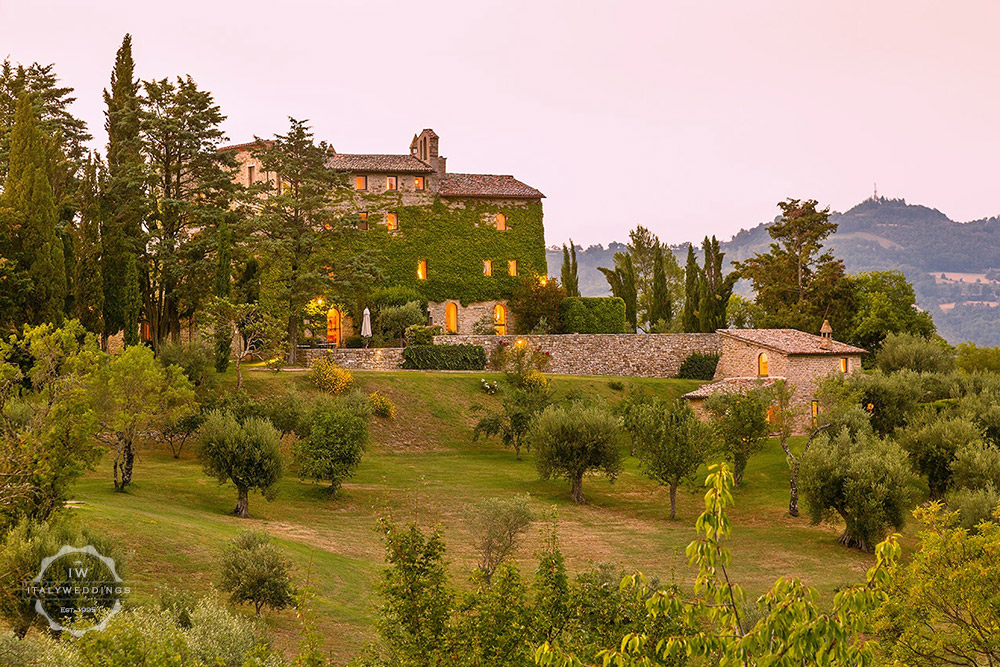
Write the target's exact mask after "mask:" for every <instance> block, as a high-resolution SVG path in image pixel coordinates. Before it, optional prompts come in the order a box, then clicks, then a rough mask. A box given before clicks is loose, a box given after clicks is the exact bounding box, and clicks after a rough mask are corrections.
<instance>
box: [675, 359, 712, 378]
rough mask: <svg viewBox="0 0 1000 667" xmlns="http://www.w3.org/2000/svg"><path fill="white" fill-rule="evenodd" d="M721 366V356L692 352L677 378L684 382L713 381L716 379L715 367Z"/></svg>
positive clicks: (683, 362)
mask: <svg viewBox="0 0 1000 667" xmlns="http://www.w3.org/2000/svg"><path fill="white" fill-rule="evenodd" d="M718 365H719V355H718V354H712V353H711V352H709V353H707V354H702V353H701V352H692V353H691V354H689V355H688V356H687V357H685V358H684V361H682V362H681V367H680V368H679V369H678V370H677V377H679V378H681V379H683V380H706V381H707V380H711V379H712V378H714V377H715V367H716V366H718Z"/></svg>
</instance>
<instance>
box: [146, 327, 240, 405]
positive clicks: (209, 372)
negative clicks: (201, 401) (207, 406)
mask: <svg viewBox="0 0 1000 667" xmlns="http://www.w3.org/2000/svg"><path fill="white" fill-rule="evenodd" d="M157 358H158V359H159V360H160V363H161V364H162V365H163V367H164V368H167V367H169V366H177V367H179V368H180V369H181V370H182V371H183V372H184V375H185V376H186V377H187V379H188V381H189V382H190V383H191V384H192V385H193V386H194V387H196V388H197V389H198V390H199V394H204V393H208V392H211V391H212V390H213V389H215V386H216V384H217V381H216V371H215V350H213V349H212V348H211V347H209V346H208V345H205V344H203V343H202V342H201V341H198V340H194V341H191V342H189V343H180V342H176V343H175V342H171V341H168V342H166V343H164V344H163V345H162V346H161V347H160V349H159V351H158V353H157ZM228 360H229V357H228V356H227V357H226V361H227V362H228Z"/></svg>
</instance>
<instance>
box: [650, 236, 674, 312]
mask: <svg viewBox="0 0 1000 667" xmlns="http://www.w3.org/2000/svg"><path fill="white" fill-rule="evenodd" d="M667 252H669V251H667ZM672 318H673V300H672V299H671V297H670V285H669V284H668V283H667V269H666V259H665V257H664V250H663V245H660V246H659V247H657V249H656V252H655V254H654V255H653V284H652V289H651V293H650V299H649V329H650V331H652V330H653V328H654V327H655V328H656V330H657V331H660V332H665V331H668V330H669V327H670V320H671V319H672Z"/></svg>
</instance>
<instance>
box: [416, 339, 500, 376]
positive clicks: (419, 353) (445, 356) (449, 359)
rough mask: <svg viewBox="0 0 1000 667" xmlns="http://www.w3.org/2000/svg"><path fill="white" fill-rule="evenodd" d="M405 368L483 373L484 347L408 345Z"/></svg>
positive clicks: (484, 363)
mask: <svg viewBox="0 0 1000 667" xmlns="http://www.w3.org/2000/svg"><path fill="white" fill-rule="evenodd" d="M403 368H409V369H418V370H449V371H481V370H483V369H484V368H486V351H485V350H484V349H483V346H482V345H466V344H462V345H408V346H407V347H405V348H404V349H403Z"/></svg>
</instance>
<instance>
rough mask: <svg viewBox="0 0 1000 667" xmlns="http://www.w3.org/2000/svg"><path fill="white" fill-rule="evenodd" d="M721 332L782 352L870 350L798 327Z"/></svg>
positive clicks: (837, 352)
mask: <svg viewBox="0 0 1000 667" xmlns="http://www.w3.org/2000/svg"><path fill="white" fill-rule="evenodd" d="M718 333H719V334H722V335H723V336H729V337H731V338H735V339H737V340H741V341H743V342H744V343H750V344H752V345H759V346H761V347H766V348H768V349H771V350H775V351H776V352H781V353H782V354H829V355H845V354H850V355H854V354H867V353H868V350H864V349H862V348H860V347H854V346H853V345H848V344H847V343H840V342H837V341H835V340H832V339H829V338H823V336H817V335H815V334H811V333H806V332H805V331H799V330H798V329H719V330H718Z"/></svg>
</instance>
